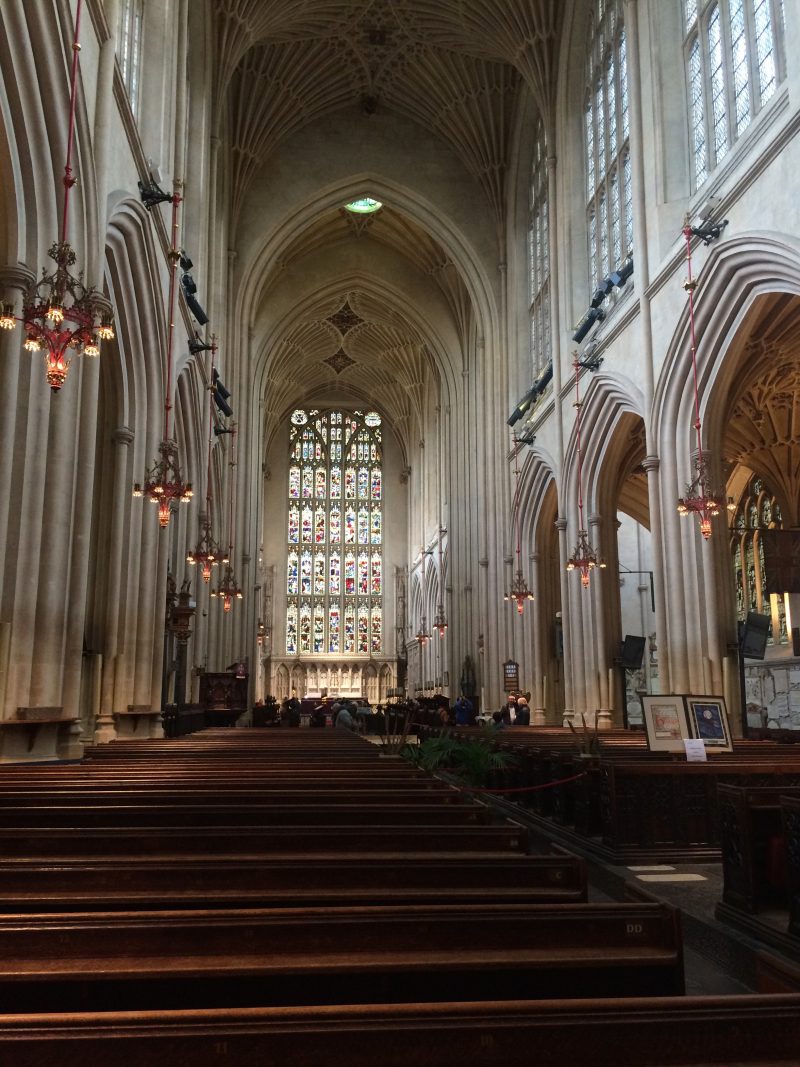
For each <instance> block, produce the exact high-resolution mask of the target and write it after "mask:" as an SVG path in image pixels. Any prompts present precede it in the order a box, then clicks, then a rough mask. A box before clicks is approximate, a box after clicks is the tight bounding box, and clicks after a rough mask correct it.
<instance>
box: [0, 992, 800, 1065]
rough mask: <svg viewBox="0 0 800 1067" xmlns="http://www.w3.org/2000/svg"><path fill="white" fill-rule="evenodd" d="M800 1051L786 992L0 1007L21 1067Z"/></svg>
mask: <svg viewBox="0 0 800 1067" xmlns="http://www.w3.org/2000/svg"><path fill="white" fill-rule="evenodd" d="M799 1047H800V995H785V994H784V995H775V996H730V997H662V998H639V997H636V998H626V999H623V1000H620V999H611V998H605V999H602V1000H597V999H591V1000H588V999H587V1000H581V1002H580V1004H576V1002H575V1001H574V1000H546V1001H530V1000H520V999H514V1000H510V1001H486V1002H483V1003H476V1002H472V1003H453V1002H443V1003H438V1004H420V1003H415V1004H396V1005H386V1004H378V1005H338V1006H326V1007H297V1008H285V1007H284V1008H247V1009H236V1008H233V1009H231V1008H210V1009H204V1010H200V1011H167V1010H163V1009H162V1010H151V1011H137V1012H133V1011H120V1010H119V1009H114V1010H111V1011H108V1012H105V1013H103V1012H97V1011H86V1012H82V1013H81V1014H73V1015H68V1014H64V1013H60V1014H53V1015H48V1014H36V1015H19V1014H16V1015H8V1014H7V1015H0V1059H2V1058H3V1057H4V1056H6V1057H7V1061H8V1063H9V1064H12V1063H13V1065H14V1067H42V1064H45V1063H47V1064H57V1065H59V1067H66V1065H69V1067H89V1065H92V1064H97V1063H102V1064H103V1065H104V1067H141V1065H142V1064H147V1067H176V1065H178V1064H197V1065H198V1067H199V1065H204V1064H208V1063H217V1062H219V1063H221V1064H222V1063H224V1064H225V1065H226V1067H254V1065H256V1064H298V1065H302V1067H306V1065H311V1064H320V1065H327V1067H333V1065H338V1064H347V1065H348V1067H376V1065H378V1064H380V1067H409V1065H411V1064H424V1065H425V1067H464V1065H465V1064H476V1065H477V1064H479V1065H480V1067H516V1065H517V1064H520V1063H529V1062H530V1063H533V1062H536V1063H541V1064H568V1065H570V1067H644V1065H652V1064H658V1065H659V1067H712V1065H717V1067H729V1065H731V1064H736V1065H737V1067H787V1065H793V1064H796V1063H797V1049H798V1048H799ZM532 1050H535V1053H534V1052H532Z"/></svg>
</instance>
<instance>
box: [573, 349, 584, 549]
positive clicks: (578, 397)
mask: <svg viewBox="0 0 800 1067" xmlns="http://www.w3.org/2000/svg"><path fill="white" fill-rule="evenodd" d="M574 367H575V407H576V409H577V412H578V415H577V421H576V424H575V434H576V437H577V452H578V515H579V517H580V529H581V530H584V529H585V526H584V525H583V451H582V449H581V387H580V374H581V365H580V363H579V362H578V357H577V356H576V357H575V360H574Z"/></svg>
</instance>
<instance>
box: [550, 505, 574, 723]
mask: <svg viewBox="0 0 800 1067" xmlns="http://www.w3.org/2000/svg"><path fill="white" fill-rule="evenodd" d="M555 525H556V530H557V531H558V557H559V573H560V575H561V636H562V640H563V642H564V660H563V667H564V725H566V724H567V723H568V722H570V721H571V720H572V719H573V718H574V716H575V688H574V684H573V676H572V659H573V656H574V655H575V654H576V652H575V646H574V642H573V639H572V631H571V629H570V626H571V620H572V610H571V606H570V601H569V587H570V581H569V577H570V576H569V573H568V572H567V560H568V559H569V545H568V544H567V520H566V519H565V518H562V517H559V518H557V519H556V523H555Z"/></svg>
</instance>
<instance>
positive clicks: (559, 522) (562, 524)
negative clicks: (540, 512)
mask: <svg viewBox="0 0 800 1067" xmlns="http://www.w3.org/2000/svg"><path fill="white" fill-rule="evenodd" d="M553 525H554V526H555V528H556V529H557V530H558V532H559V533H564V532H565V531H566V529H567V520H566V519H564V518H561V517H559V518H557V519H556V521H555V522H554V523H553Z"/></svg>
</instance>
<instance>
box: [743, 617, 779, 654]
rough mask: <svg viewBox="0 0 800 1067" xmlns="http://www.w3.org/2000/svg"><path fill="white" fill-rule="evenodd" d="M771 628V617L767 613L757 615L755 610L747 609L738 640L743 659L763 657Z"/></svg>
mask: <svg viewBox="0 0 800 1067" xmlns="http://www.w3.org/2000/svg"><path fill="white" fill-rule="evenodd" d="M771 629H772V619H771V618H770V617H769V615H759V613H758V612H757V611H748V613H747V620H746V622H745V624H744V627H743V628H742V636H741V640H740V642H739V648H740V650H741V653H742V655H743V656H744V657H745V659H763V658H764V653H765V652H766V651H767V641H768V640H769V634H770V630H771Z"/></svg>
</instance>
